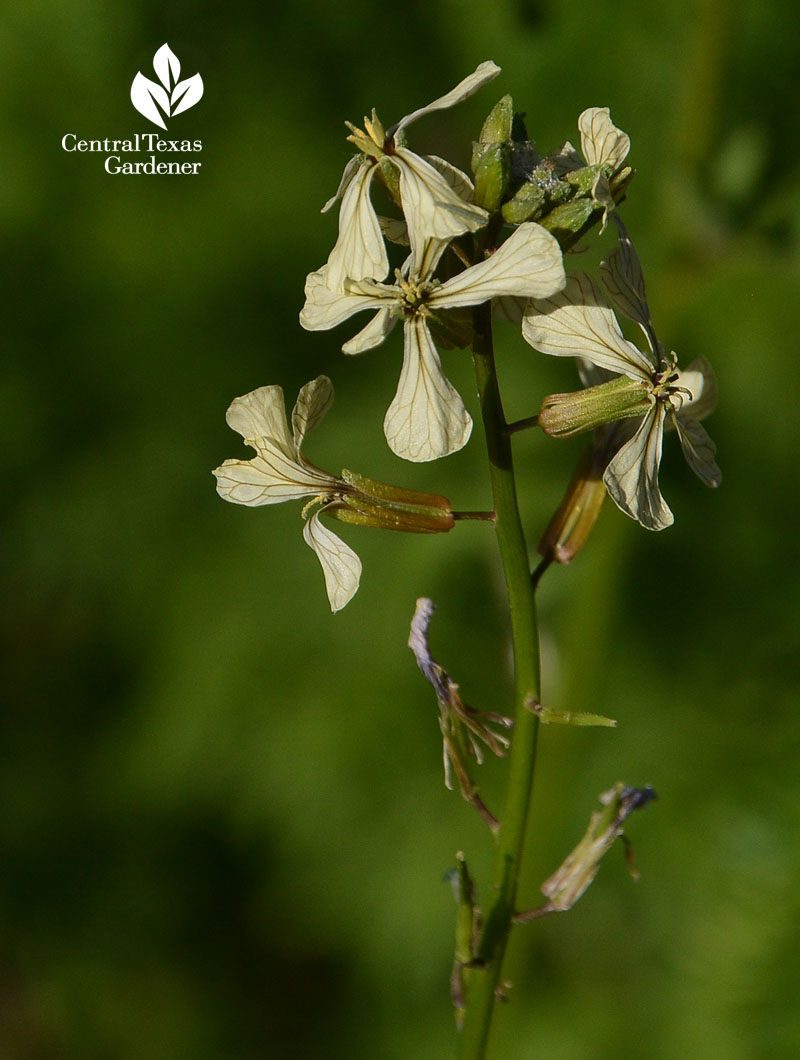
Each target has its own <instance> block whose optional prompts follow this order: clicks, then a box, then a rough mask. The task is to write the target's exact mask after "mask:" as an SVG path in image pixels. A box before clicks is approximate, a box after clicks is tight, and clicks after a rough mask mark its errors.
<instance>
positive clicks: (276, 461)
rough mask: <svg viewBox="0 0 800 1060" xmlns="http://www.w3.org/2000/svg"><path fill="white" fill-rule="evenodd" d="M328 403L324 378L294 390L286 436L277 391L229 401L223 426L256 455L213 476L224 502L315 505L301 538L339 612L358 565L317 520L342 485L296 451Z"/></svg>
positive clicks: (262, 390) (355, 578)
mask: <svg viewBox="0 0 800 1060" xmlns="http://www.w3.org/2000/svg"><path fill="white" fill-rule="evenodd" d="M332 402H333V387H332V385H331V381H330V379H328V377H327V376H324V375H321V376H319V377H318V378H317V379H314V380H312V381H311V382H310V383H306V385H305V386H304V387H303V388H302V390H301V391H300V394H299V395H298V398H297V403H296V404H295V407H294V411H293V412H292V433H291V434H290V433H289V427H288V424H287V422H286V411H285V405H284V398H283V390H282V389H281V388H280V387H279V386H262V387H259V389H258V390H253V391H251V392H250V393H249V394H245V395H244V396H243V397H238V398H235V399H234V401H233V402H232V404H231V406H230V408H229V409H228V413H227V416H226V419H227V422H228V426H229V427H232V428H233V430H234V431H236V432H237V433H238V434H240V435H241V436H242V437H243V438H244V440H245V442H246V444H247V445H249V446H251V447H252V448H253V449H255V450H256V454H257V455H256V456H254V457H253V459H252V460H226V461H225V462H224V463H223V464H222V465H221V466H220V467H218V468H217V469H216V470H215V471H214V475H215V476H216V479H217V493H219V495H220V497H222V498H224V499H225V500H226V501H232V502H233V503H234V504H246V505H249V506H251V507H255V506H258V505H262V504H279V503H280V502H281V501H288V500H301V499H304V498H309V500H310V503H309V504H307V505H306V507H305V509H304V515H305V514H306V513H307V512H308V510H309V508H313V507H314V506H315V505H317V504H318V505H319V507H316V509H315V510H314V511H313V514H312V515H311V516H310V517H309V518H307V520H306V524H305V526H304V528H303V537H304V539H305V542H306V544H307V545H309V546H310V547H311V548H313V550H314V552H315V553H316V554H317V558H318V559H319V561H320V563H321V564H322V570H323V573H324V575H325V587H326V589H327V592H328V600H329V601H330V605H331V610H332V611H340V610H341V609H342V608H343V607H344V606H345V604H347V603H349V602H350V600H351V599H352V598H353V596H354V594H355V592H356V590H357V589H358V583H359V578H360V577H361V561H360V560H359V558H358V556H357V555H356V554H355V552H353V550H352V549H351V548H350V547H349V546H348V545H346V544H345V543H344V541H342V540H340V539H339V538H338V537H337V536H336V535H335V534H333V533H332V532H331V531H330V530H328V528H327V527H325V526H323V525H322V523H321V522H320V520H319V515H320V513H321V512H324V511H325V509H326V507H329V506H332V505H333V504H335V503H336V501H337V498H338V497H339V496H341V493H342V490H343V488H346V487H345V484H344V483H343V482H342V481H341V480H340V479H337V478H336V477H335V476H334V475H330V474H328V472H327V471H321V470H320V469H319V468H318V467H315V466H314V465H313V464H312V463H310V462H309V461H308V460H306V458H305V457H304V456H303V454H302V453H301V452H300V446H301V445H302V443H303V439H304V438H305V436H306V435H307V434H308V433H309V432H310V431H312V430H313V429H314V428H315V427H316V426H317V425H318V424H319V422H320V421H321V420H322V418H323V416H324V415H325V413H326V412H327V411H328V409H329V408H330V406H331V404H332Z"/></svg>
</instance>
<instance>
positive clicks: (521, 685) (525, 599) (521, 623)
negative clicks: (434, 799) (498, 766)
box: [455, 304, 540, 1060]
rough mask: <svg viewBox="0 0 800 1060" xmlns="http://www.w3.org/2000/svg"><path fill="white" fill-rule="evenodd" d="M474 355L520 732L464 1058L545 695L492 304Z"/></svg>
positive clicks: (460, 1048) (479, 325) (469, 1050)
mask: <svg viewBox="0 0 800 1060" xmlns="http://www.w3.org/2000/svg"><path fill="white" fill-rule="evenodd" d="M474 325H475V341H474V345H473V362H474V365H475V374H476V377H477V382H478V393H479V396H480V402H481V411H482V414H483V422H484V428H485V431H486V443H487V447H488V451H489V468H490V477H491V484H492V494H493V497H494V509H495V513H496V520H495V528H496V531H497V540H498V544H499V547H500V555H501V559H502V563H503V572H504V575H505V580H506V587H507V590H508V600H509V607H510V612H511V636H512V642H513V648H514V737H513V741H512V745H511V753H510V756H509V772H508V788H507V792H506V801H505V810H504V813H503V816H502V819H501V824H500V829H499V831H498V833H497V848H496V853H495V864H494V868H493V872H492V879H491V885H490V887H489V889H488V891H487V892H486V898H487V906H486V908H485V910H484V922H483V929H482V932H481V936H480V939H479V942H478V946H477V951H476V954H475V957H476V960H475V964H474V966H473V967H471V968H468V969H466V970H465V986H466V998H465V1008H464V1020H463V1025H462V1029H461V1031H460V1033H459V1036H458V1040H457V1044H456V1053H455V1055H456V1058H457V1060H481V1058H482V1057H483V1056H484V1055H485V1052H486V1046H487V1043H488V1038H489V1028H490V1025H491V1019H492V1012H493V1009H494V1001H495V993H496V990H497V987H498V984H499V982H500V974H501V971H502V964H503V957H504V955H505V950H506V945H507V943H508V937H509V934H510V932H511V926H512V917H513V915H514V912H515V902H516V894H517V884H518V881H519V872H520V860H521V857H522V848H523V844H524V841H525V830H526V825H527V822H528V811H529V807H530V801H531V792H532V787H533V771H534V762H535V756H536V737H537V733H538V724H539V723H538V719H537V718H536V715H535V714H534V713H533V711H532V710H530V709H529V704H530V703H532V702H538V701H539V699H540V688H539V685H540V680H539V634H538V628H537V623H536V608H535V602H534V595H533V587H532V585H531V576H530V566H529V559H528V547H527V544H526V541H525V535H524V533H523V530H522V523H521V520H520V515H519V506H518V504H517V491H516V485H515V482H514V465H513V460H512V452H511V440H510V437H509V435H508V433H507V425H506V421H505V416H504V414H503V406H502V402H501V399H500V390H499V386H498V382H497V373H496V370H495V363H494V351H493V347H492V330H491V309H490V306H489V305H488V304H487V305H483V306H479V307H477V308H476V310H475V315H474Z"/></svg>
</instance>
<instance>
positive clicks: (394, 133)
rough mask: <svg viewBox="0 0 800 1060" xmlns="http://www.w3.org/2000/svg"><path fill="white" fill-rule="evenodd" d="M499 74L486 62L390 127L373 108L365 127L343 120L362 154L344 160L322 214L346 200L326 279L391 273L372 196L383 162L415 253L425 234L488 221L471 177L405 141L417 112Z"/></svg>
mask: <svg viewBox="0 0 800 1060" xmlns="http://www.w3.org/2000/svg"><path fill="white" fill-rule="evenodd" d="M499 73H500V67H499V66H496V65H495V64H494V63H493V62H490V61H489V62H484V63H481V64H480V66H478V67H477V69H476V70H475V71H474V72H473V73H472V74H470V76H469V77H466V78H465V79H464V80H463V81H461V82H460V83H459V84H458V85H456V87H455V88H454V89H452V90H451V91H450V92H448V93H447V94H446V95H444V96H441V97H440V98H439V99H436V100H434V101H433V102H432V103H429V104H428V105H427V106H425V107H421V108H420V109H419V110H415V111H413V112H412V113H411V114H407V115H406V116H405V117H404V118H401V120H400V121H399V122H397V124H396V125H394V126H393V127H392V128H391V129H389V130H386V129H384V127H383V125H382V124H381V122H380V119H379V118H378V116H377V114H376V113H375V111H374V110H373V111H372V117H371V118H364V129H363V130H361V129H358V128H357V127H356V126H355V125H352V124H351V123H350V122H347V123H346V124H347V127H348V128H349V129H350V130H351V134H350V136H348V140H350V141H351V142H352V143H354V144H355V146H356V147H357V148H358V149H359V151H360V152H361V154H359V155H356V156H354V157H353V158H351V159H350V161H349V162H348V163H347V165H346V166H345V169H344V173H343V174H342V179H341V181H340V183H339V187H338V189H337V191H336V194H335V195H334V196H333V197H332V198H331V199H329V200H328V202H327V203H326V204H325V205H324V206H323V208H322V211H323V213H324V212H325V211H326V210H329V209H330V208H331V207H332V206H333V205H334V204H335V203H336V202H338V201H339V200H341V209H340V212H339V237H338V239H337V241H336V245H335V246H334V248H333V250H332V251H331V254H330V256H329V258H328V261H327V263H326V264H325V265H323V266H322V268H321V269H320V270H319V271H318V274H319V275H321V276H323V277H324V281H325V283H326V285H327V286H329V287H331V288H338V287H340V286H341V285H342V283H343V282H344V281H345V280H346V279H350V280H364V279H374V280H383V279H385V278H386V276H387V274H388V272H389V259H388V257H387V254H386V247H385V245H384V242H383V237H382V234H381V226H380V221H379V219H378V216H377V214H376V213H375V209H374V207H373V205H372V201H371V198H370V192H371V187H372V180H373V178H374V176H375V174H376V172H377V171H378V169H379V168H380V169H382V171H383V173H384V176H385V178H386V180H387V182H389V183H390V184H393V183H397V184H398V190H399V196H400V202H401V205H402V209H403V213H404V215H405V219H406V223H407V225H408V234H409V240H410V243H411V249H412V252H413V251H416V252H417V254H419V253H420V251H421V244H422V241H423V240H424V239H426V238H428V237H433V238H434V239H443V240H445V241H447V240H450V239H453V238H455V236H458V235H461V234H462V233H464V232H474V231H475V230H476V229H478V228H480V227H481V226H482V225H484V224H486V221H487V219H488V214H487V213H486V211H485V210H482V209H481V208H480V207H478V206H475V205H474V203H472V202H471V201H470V199H471V196H472V184H471V182H470V180H469V178H468V177H467V176H466V175H465V174H464V173H462V172H461V171H460V170H458V169H456V168H455V167H454V166H451V165H450V164H449V163H448V162H446V161H444V159H440V158H436V157H431V158H429V159H425V158H423V157H422V156H420V155H417V154H414V152H413V151H410V150H409V149H408V148H407V147H406V146H405V137H404V133H405V130H406V129H407V128H408V126H409V125H411V123H412V122H415V121H417V119H418V118H421V117H423V116H424V115H426V114H431V113H433V112H434V111H437V110H445V109H447V108H449V107H453V106H455V105H456V104H457V103H460V102H461V101H462V100H465V99H468V98H469V97H470V96H471V95H473V94H474V93H475V92H477V91H478V89H479V88H481V87H482V86H483V85H485V84H487V82H489V81H491V80H493V78H495V77H497V75H498V74H499Z"/></svg>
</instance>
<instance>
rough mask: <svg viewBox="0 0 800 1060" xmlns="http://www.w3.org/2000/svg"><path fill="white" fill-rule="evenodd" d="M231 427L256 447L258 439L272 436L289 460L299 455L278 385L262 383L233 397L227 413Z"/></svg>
mask: <svg viewBox="0 0 800 1060" xmlns="http://www.w3.org/2000/svg"><path fill="white" fill-rule="evenodd" d="M225 421H226V423H227V424H228V426H229V427H230V428H231V429H232V430H234V431H236V433H237V434H241V436H242V438H244V440H245V441H246V442H247V444H248V445H251V446H252V447H253V448H254V449H258V446H257V445H256V444H255V440H256V439H258V438H270V439H271V440H272V441H273V442H274V443H275V445H276V446H277V447H278V448H279V449H280V450H281V452H282V453H283V454H284V456H285V457H286V458H287V459H288V460H294V459H296V457H297V448H296V446H295V445H294V443H293V441H292V439H291V436H290V434H289V426H288V424H287V423H286V405H285V403H284V399H283V390H282V389H281V387H279V386H261V387H259V388H258V390H251V391H250V393H249V394H244V395H242V397H237V398H234V399H233V401H232V402H231V404H230V408H229V409H228V411H227V413H226V415H225Z"/></svg>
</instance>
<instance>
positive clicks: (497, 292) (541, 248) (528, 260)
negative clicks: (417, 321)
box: [430, 221, 566, 309]
mask: <svg viewBox="0 0 800 1060" xmlns="http://www.w3.org/2000/svg"><path fill="white" fill-rule="evenodd" d="M565 282H566V277H565V275H564V262H563V259H562V256H561V248H560V247H559V245H558V241H557V240H556V239H555V238H554V237H553V236H551V235H550V233H549V232H546V231H545V229H544V228H542V227H541V225H537V224H534V223H533V222H530V221H529V222H527V223H526V224H522V225H520V226H519V228H517V230H516V231H515V232H514V233H513V234H512V235H511V236H509V238H508V239H507V240H506V241H505V243H503V245H502V246H501V247H500V248H499V249H498V250H496V251H495V252H494V254H492V256H491V257H490V258H487V259H486V260H485V261H479V262H478V264H477V265H473V266H471V267H470V268H469V269H465V270H464V271H463V272H460V273H459V274H458V275H457V276H454V277H453V278H452V279H451V280H447V281H446V282H445V283H443V284H442V285H441V287H438V288H436V290H435V291H434V292H433V294H432V295H431V297H430V305H431V306H435V307H438V308H441V309H451V308H454V307H455V306H464V305H477V304H478V303H480V302H485V301H486V300H487V299H489V298H499V297H502V296H504V295H516V296H518V297H523V298H546V297H548V296H549V295H553V294H555V293H556V291H560V290H561V288H562V287H563V286H564V284H565Z"/></svg>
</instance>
